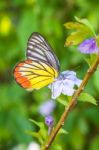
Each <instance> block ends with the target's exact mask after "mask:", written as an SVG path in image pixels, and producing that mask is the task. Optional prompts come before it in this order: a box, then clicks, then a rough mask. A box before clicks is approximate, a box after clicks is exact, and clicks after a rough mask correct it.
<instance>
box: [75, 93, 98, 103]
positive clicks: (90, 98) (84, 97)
mask: <svg viewBox="0 0 99 150" xmlns="http://www.w3.org/2000/svg"><path fill="white" fill-rule="evenodd" d="M78 100H79V101H82V102H89V103H92V104H94V105H97V103H96V99H95V98H94V97H93V96H91V95H89V94H88V93H82V94H81V95H80V96H79V98H78Z"/></svg>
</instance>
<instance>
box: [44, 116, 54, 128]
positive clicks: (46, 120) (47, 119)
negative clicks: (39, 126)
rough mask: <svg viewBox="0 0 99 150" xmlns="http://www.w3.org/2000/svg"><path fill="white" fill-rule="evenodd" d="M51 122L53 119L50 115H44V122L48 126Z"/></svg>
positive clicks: (51, 124)
mask: <svg viewBox="0 0 99 150" xmlns="http://www.w3.org/2000/svg"><path fill="white" fill-rule="evenodd" d="M53 123H54V119H53V117H52V116H47V117H45V124H46V125H47V126H48V127H52V126H53Z"/></svg>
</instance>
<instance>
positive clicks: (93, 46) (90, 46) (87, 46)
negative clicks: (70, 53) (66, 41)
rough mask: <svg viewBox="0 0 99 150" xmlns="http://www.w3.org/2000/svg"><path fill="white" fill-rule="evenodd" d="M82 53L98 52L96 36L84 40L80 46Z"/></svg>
mask: <svg viewBox="0 0 99 150" xmlns="http://www.w3.org/2000/svg"><path fill="white" fill-rule="evenodd" d="M78 49H79V50H80V52H81V53H86V54H91V53H98V52H99V47H98V46H97V43H96V40H95V38H90V39H87V40H84V41H83V42H82V43H81V44H80V45H79V47H78Z"/></svg>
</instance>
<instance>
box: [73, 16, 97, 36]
mask: <svg viewBox="0 0 99 150" xmlns="http://www.w3.org/2000/svg"><path fill="white" fill-rule="evenodd" d="M75 19H76V21H77V22H79V23H82V24H83V25H86V26H87V27H88V28H89V30H90V32H92V34H93V36H96V33H95V31H94V29H93V27H92V25H91V24H90V22H89V21H88V20H87V19H86V18H84V19H80V18H78V17H77V16H75Z"/></svg>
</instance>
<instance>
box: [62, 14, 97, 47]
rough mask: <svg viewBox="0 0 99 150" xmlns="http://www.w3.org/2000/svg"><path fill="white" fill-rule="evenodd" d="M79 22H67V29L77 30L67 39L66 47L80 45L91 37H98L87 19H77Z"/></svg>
mask: <svg viewBox="0 0 99 150" xmlns="http://www.w3.org/2000/svg"><path fill="white" fill-rule="evenodd" d="M75 19H76V21H77V22H67V23H65V24H64V26H65V27H66V28H67V29H71V30H75V31H73V32H72V33H71V34H70V35H69V36H68V37H67V39H66V42H65V46H70V45H78V44H80V43H81V42H82V41H83V40H85V39H87V38H89V37H96V34H95V32H94V29H93V27H92V26H91V24H90V23H89V21H88V20H87V19H79V18H78V17H75Z"/></svg>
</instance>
